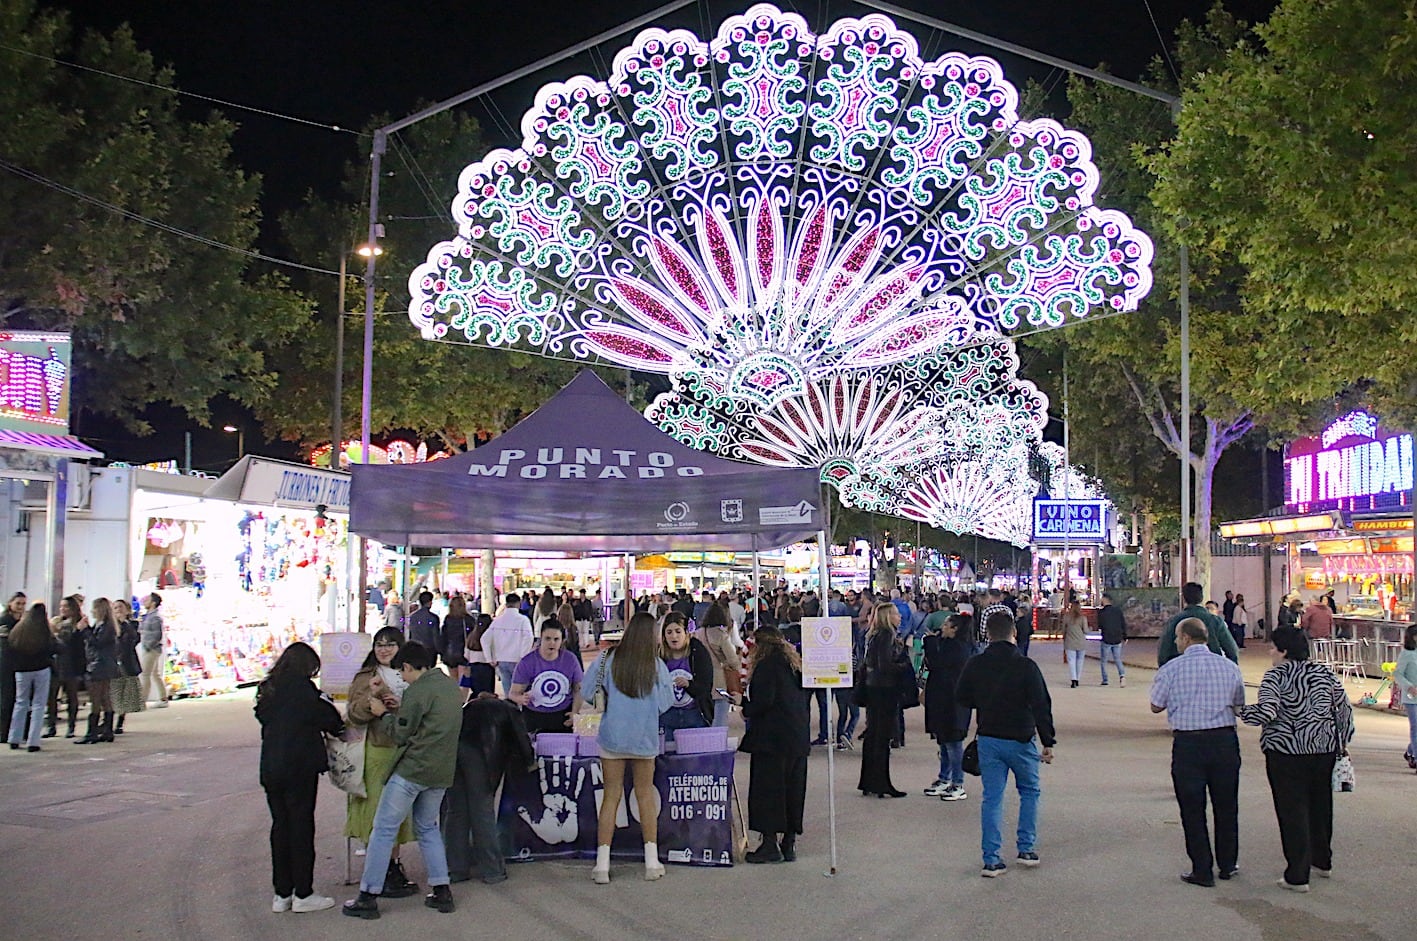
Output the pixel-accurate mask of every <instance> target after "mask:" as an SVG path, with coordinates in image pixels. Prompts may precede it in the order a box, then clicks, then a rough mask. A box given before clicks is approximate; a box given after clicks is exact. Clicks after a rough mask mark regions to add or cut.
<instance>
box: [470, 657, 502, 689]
mask: <svg viewBox="0 0 1417 941" xmlns="http://www.w3.org/2000/svg"><path fill="white" fill-rule="evenodd" d="M467 681H468V682H469V683H471V684H472V695H473V696H476V695H477V694H478V693H495V692H497V671H496V670H494V669H493V668H492V664H490V663H469V664H468V665H467Z"/></svg>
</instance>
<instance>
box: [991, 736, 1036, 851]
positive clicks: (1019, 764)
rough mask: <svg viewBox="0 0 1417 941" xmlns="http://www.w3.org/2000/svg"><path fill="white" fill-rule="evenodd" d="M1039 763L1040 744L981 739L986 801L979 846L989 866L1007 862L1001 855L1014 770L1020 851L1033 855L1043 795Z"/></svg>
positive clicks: (1003, 739) (1000, 739) (1001, 739)
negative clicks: (1007, 796) (1006, 802)
mask: <svg viewBox="0 0 1417 941" xmlns="http://www.w3.org/2000/svg"><path fill="white" fill-rule="evenodd" d="M1039 761H1040V759H1039V757H1038V745H1037V744H1036V742H1015V741H1012V740H1010V739H1006V738H992V737H990V736H987V735H981V736H979V773H980V776H981V777H982V778H983V779H984V799H983V800H982V801H980V804H979V829H980V841H979V847H980V849H981V850H982V851H983V853H984V862H985V863H986V864H989V863H1001V862H1003V859H1002V858H1000V856H999V850H1000V849H1002V848H1003V837H1002V836H1001V835H1000V833H999V828H1000V826H1001V825H1002V823H1003V816H1004V789H1005V788H1006V787H1008V783H1009V772H1010V771H1012V772H1013V773H1014V786H1015V787H1017V788H1018V851H1019V852H1020V853H1031V852H1033V847H1034V844H1035V842H1036V841H1037V839H1038V800H1039V797H1040V795H1041V794H1042V793H1043V792H1042V788H1041V787H1040V786H1039V781H1038V765H1039Z"/></svg>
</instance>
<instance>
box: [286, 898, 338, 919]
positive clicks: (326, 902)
mask: <svg viewBox="0 0 1417 941" xmlns="http://www.w3.org/2000/svg"><path fill="white" fill-rule="evenodd" d="M334 907H335V900H334V899H332V898H330V897H329V896H328V895H316V894H314V893H311V894H310V895H307V896H305V898H300V897H299V896H298V895H297V896H296V897H295V898H294V900H293V901H292V902H291V903H290V910H291V911H292V912H296V913H297V914H302V915H303V914H305V913H306V912H323V911H324V910H325V909H327V908H334Z"/></svg>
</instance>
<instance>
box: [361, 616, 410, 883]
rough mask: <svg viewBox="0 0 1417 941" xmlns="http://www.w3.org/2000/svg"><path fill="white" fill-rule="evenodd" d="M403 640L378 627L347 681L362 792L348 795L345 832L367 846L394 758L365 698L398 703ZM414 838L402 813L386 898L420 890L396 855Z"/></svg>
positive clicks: (388, 737) (394, 631) (390, 742)
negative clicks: (358, 738) (359, 740)
mask: <svg viewBox="0 0 1417 941" xmlns="http://www.w3.org/2000/svg"><path fill="white" fill-rule="evenodd" d="M402 644H403V631H401V630H399V629H398V628H396V627H385V628H382V629H380V631H379V632H378V633H377V634H375V635H374V644H373V646H372V647H371V648H370V650H369V655H368V656H367V657H365V658H364V662H363V663H362V664H360V666H359V671H358V672H357V673H355V674H354V678H353V679H352V680H350V681H349V698H348V700H347V702H348V703H349V705H348V707H347V708H346V716H345V721H347V722H348V723H349V724H350V725H351V726H352V727H354V728H358V729H363V730H364V796H363V797H359V796H356V795H354V794H350V795H348V796H347V800H346V803H345V818H344V835H345V836H346V837H353V838H354V839H356V840H358V841H359V842H360V843H362V844H364V845H365V846H368V845H369V835H370V834H371V833H372V832H373V830H374V812H375V811H377V810H378V809H379V797H380V796H381V795H382V794H383V793H384V785H385V784H387V783H388V781H389V775H390V774H392V773H393V770H394V763H395V762H396V761H397V760H398V749H397V748H396V747H395V745H394V740H393V737H392V736H391V735H390V734H389V733H388V732H387V731H385V729H384V726H383V725H382V724H381V723H379V722H376V721H375V719H376V718H377V717H376V716H375V715H374V713H373V712H372V711H371V710H370V709H369V700H370V699H372V698H374V697H375V696H377V697H379V699H380V700H381V701H382V702H383V703H384V705H386V706H388V707H390V708H393V709H396V708H397V707H398V704H399V700H401V699H402V698H403V691H404V689H405V688H407V685H408V684H406V683H404V681H403V677H402V676H401V675H400V674H399V671H398V670H395V669H394V668H393V667H392V666H391V664H392V663H393V659H394V655H395V654H397V653H398V652H399V647H400V646H402ZM415 839H416V837H415V836H414V833H413V822H412V821H411V820H409V819H408V818H405V819H404V821H403V823H401V824H399V832H398V835H397V836H396V837H395V839H394V850H393V855H391V856H390V857H389V870H388V874H387V875H386V876H385V877H384V897H385V898H398V899H401V898H407V897H408V896H410V895H413V894H415V893H417V892H418V886H417V884H415V883H414V882H412V881H411V880H410V879H409V878H408V875H407V874H406V873H405V872H404V871H403V863H402V862H401V860H400V858H399V847H401V846H402V845H403V844H405V843H412V842H413V841H414V840H415Z"/></svg>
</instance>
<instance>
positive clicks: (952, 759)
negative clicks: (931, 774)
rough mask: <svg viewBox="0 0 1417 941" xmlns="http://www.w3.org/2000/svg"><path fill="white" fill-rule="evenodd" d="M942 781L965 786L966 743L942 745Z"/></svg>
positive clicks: (944, 743)
mask: <svg viewBox="0 0 1417 941" xmlns="http://www.w3.org/2000/svg"><path fill="white" fill-rule="evenodd" d="M940 780H941V781H948V782H949V783H951V784H957V785H959V786H961V787H963V786H964V742H941V743H940Z"/></svg>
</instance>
